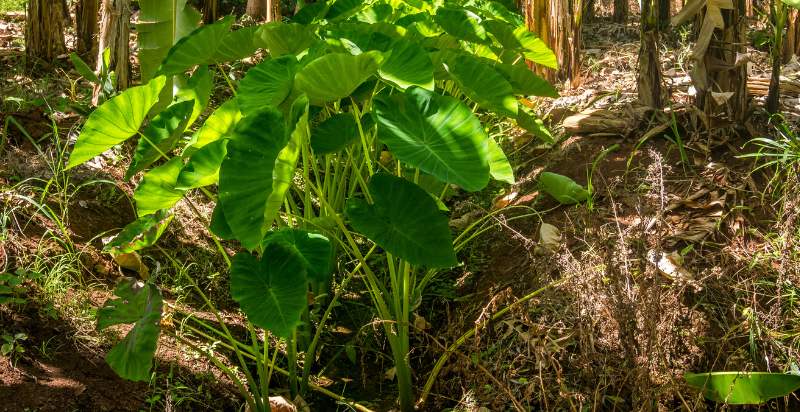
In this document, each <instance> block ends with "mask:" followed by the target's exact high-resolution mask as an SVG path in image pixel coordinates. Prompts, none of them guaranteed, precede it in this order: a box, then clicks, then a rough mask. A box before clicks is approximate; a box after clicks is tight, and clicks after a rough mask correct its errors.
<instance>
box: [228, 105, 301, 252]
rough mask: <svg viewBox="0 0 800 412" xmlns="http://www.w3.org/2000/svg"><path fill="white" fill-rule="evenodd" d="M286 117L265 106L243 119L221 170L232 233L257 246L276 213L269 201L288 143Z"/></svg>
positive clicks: (244, 241)
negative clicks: (272, 214)
mask: <svg viewBox="0 0 800 412" xmlns="http://www.w3.org/2000/svg"><path fill="white" fill-rule="evenodd" d="M286 142H287V133H286V132H285V127H284V121H283V116H282V115H281V113H280V112H279V111H278V110H277V109H274V108H270V107H268V108H265V109H264V110H262V111H260V112H258V113H255V114H253V115H251V116H247V117H245V118H243V119H242V120H241V121H240V122H239V124H238V125H237V126H236V129H235V130H234V132H233V134H232V136H231V140H230V141H229V142H228V147H227V149H228V153H227V155H226V156H225V160H224V161H223V162H222V166H221V167H220V171H219V202H220V203H221V204H222V209H223V213H224V215H225V220H226V221H227V222H228V226H229V227H230V229H231V231H232V233H233V234H234V235H235V237H236V238H237V239H238V240H239V241H240V242H242V244H243V245H244V246H245V247H246V248H248V249H255V248H256V247H257V246H258V245H259V243H260V242H261V240H262V239H263V238H264V234H265V233H266V232H267V228H268V227H269V225H270V224H271V223H272V219H273V217H274V216H271V214H270V213H269V212H268V209H267V201H268V199H269V197H270V194H271V193H272V190H273V184H274V183H273V182H274V180H275V177H276V176H275V173H274V172H275V161H276V160H277V158H278V155H279V154H280V153H281V151H282V150H283V148H284V147H285V146H286Z"/></svg>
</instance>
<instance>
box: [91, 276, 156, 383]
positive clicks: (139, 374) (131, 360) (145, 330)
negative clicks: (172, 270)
mask: <svg viewBox="0 0 800 412" xmlns="http://www.w3.org/2000/svg"><path fill="white" fill-rule="evenodd" d="M114 294H115V295H116V296H118V299H109V300H108V301H106V303H105V305H104V306H103V307H102V308H100V310H98V311H97V328H98V329H99V330H103V329H105V328H107V327H109V326H113V325H119V324H128V323H134V326H133V329H131V330H130V331H129V332H128V334H127V335H126V336H125V338H124V339H123V340H122V341H121V342H119V343H117V344H116V345H114V347H113V348H111V350H110V351H109V352H108V354H107V355H106V361H107V362H108V364H109V366H111V369H113V370H114V372H116V373H117V374H118V375H119V376H121V377H123V378H125V379H129V380H132V381H147V380H149V379H150V367H151V366H152V364H153V355H154V354H155V351H156V346H157V345H158V335H159V334H160V333H161V328H160V327H159V322H160V320H161V307H162V300H161V293H160V292H159V291H158V288H157V287H156V286H155V285H152V284H149V283H148V284H144V285H142V284H140V283H138V282H136V280H133V279H128V280H125V281H123V282H122V283H121V284H120V285H119V286H117V288H116V289H115V290H114Z"/></svg>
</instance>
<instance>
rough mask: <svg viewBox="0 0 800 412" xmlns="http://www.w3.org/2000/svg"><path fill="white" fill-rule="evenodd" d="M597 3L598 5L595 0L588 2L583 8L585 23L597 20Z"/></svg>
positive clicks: (587, 0) (588, 0)
mask: <svg viewBox="0 0 800 412" xmlns="http://www.w3.org/2000/svg"><path fill="white" fill-rule="evenodd" d="M595 3H597V2H596V1H595V0H586V6H585V7H584V8H583V21H585V22H587V23H588V22H593V21H594V20H595V11H594V6H595Z"/></svg>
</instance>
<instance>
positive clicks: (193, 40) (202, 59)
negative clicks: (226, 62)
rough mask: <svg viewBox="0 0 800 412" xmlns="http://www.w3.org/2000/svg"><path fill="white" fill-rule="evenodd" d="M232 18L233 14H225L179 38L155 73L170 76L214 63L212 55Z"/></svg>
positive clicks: (225, 34) (222, 38)
mask: <svg viewBox="0 0 800 412" xmlns="http://www.w3.org/2000/svg"><path fill="white" fill-rule="evenodd" d="M233 20H234V18H233V16H225V18H223V19H222V20H220V21H218V22H216V23H214V24H207V25H204V26H201V27H200V28H198V29H196V30H195V31H193V32H192V33H191V34H189V35H188V36H186V37H184V38H182V39H180V40H179V41H178V42H177V43H175V45H174V46H172V48H171V49H170V50H169V52H168V53H167V56H166V57H165V58H164V61H163V62H162V63H161V67H159V68H158V72H157V73H158V74H162V75H168V76H172V75H176V74H179V73H183V72H184V71H186V70H187V69H189V68H190V67H193V66H198V65H208V64H214V63H216V62H215V61H214V56H215V54H216V52H217V49H219V47H220V45H221V44H222V41H223V40H224V39H225V36H227V35H228V32H229V31H230V29H231V25H232V24H233Z"/></svg>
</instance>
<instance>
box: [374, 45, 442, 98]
mask: <svg viewBox="0 0 800 412" xmlns="http://www.w3.org/2000/svg"><path fill="white" fill-rule="evenodd" d="M378 74H379V75H380V76H381V78H382V79H384V80H386V81H388V82H390V83H392V84H395V85H397V86H398V87H399V88H401V89H406V88H407V87H410V86H419V87H422V88H423V89H428V90H431V91H432V90H433V62H431V58H430V57H429V56H428V53H427V52H426V51H425V49H423V48H422V47H420V46H419V45H418V44H417V43H414V42H411V41H409V40H405V39H399V40H397V41H395V42H394V43H393V44H392V46H391V54H390V55H389V57H388V58H387V59H386V61H384V63H383V65H381V68H380V70H378Z"/></svg>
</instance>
